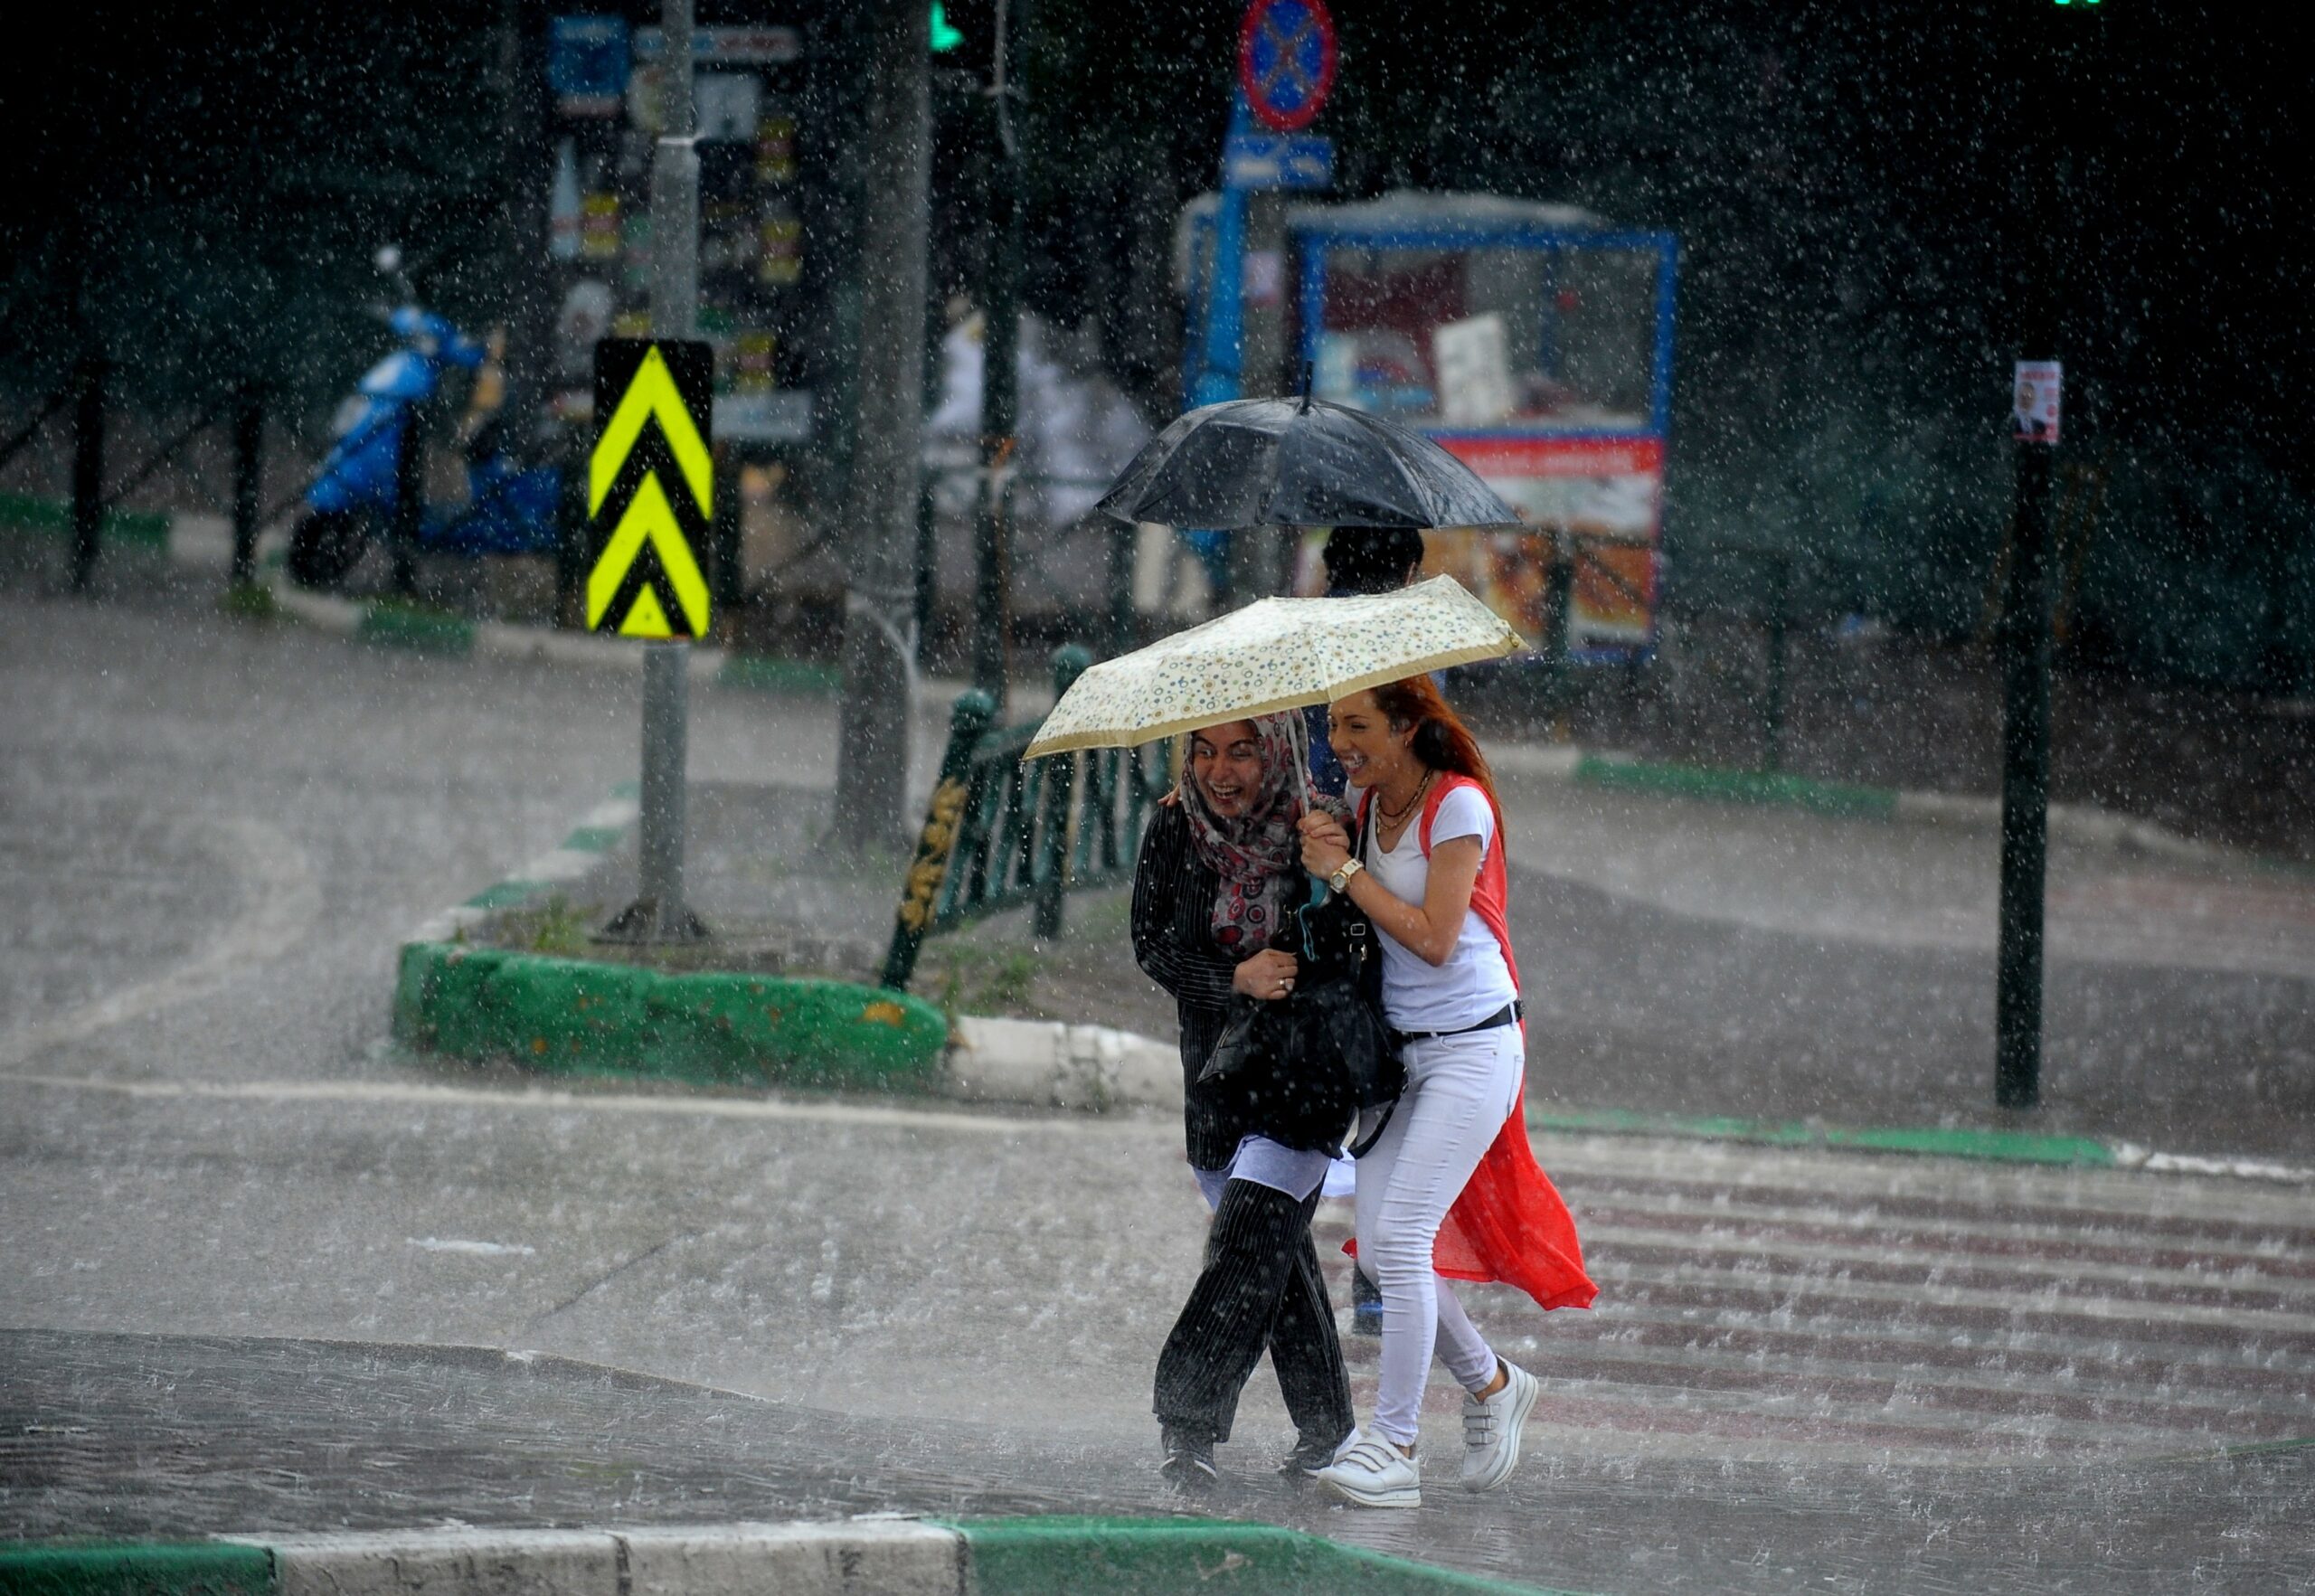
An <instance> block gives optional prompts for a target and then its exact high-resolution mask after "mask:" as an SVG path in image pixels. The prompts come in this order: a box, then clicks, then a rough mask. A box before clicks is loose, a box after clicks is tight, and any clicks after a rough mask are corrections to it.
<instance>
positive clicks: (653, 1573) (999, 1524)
mask: <svg viewBox="0 0 2315 1596" xmlns="http://www.w3.org/2000/svg"><path fill="white" fill-rule="evenodd" d="M1097 1590H1098V1591H1105V1592H1118V1593H1120V1596H1177V1593H1181V1596H1186V1593H1187V1592H1191V1591H1200V1592H1209V1591H1219V1592H1224V1593H1225V1596H1226V1593H1232V1592H1236V1593H1241V1596H1255V1593H1258V1592H1259V1593H1262V1596H1269V1593H1273V1592H1275V1593H1279V1596H1285V1593H1288V1592H1299V1591H1328V1592H1329V1593H1330V1596H1332V1593H1340V1596H1385V1593H1394V1592H1406V1593H1408V1596H1413V1593H1416V1592H1432V1591H1470V1592H1496V1593H1500V1596H1519V1593H1522V1592H1526V1593H1529V1596H1547V1593H1544V1592H1538V1591H1535V1587H1532V1586H1526V1585H1516V1584H1511V1583H1508V1582H1503V1581H1498V1580H1487V1579H1480V1578H1478V1577H1477V1576H1474V1575H1470V1574H1461V1573H1455V1572H1450V1571H1448V1570H1445V1569H1435V1568H1430V1567H1426V1566H1424V1565H1423V1564H1421V1563H1408V1562H1404V1561H1402V1560H1400V1559H1398V1558H1394V1557H1388V1556H1385V1555H1384V1554H1381V1553H1376V1552H1367V1551H1364V1550H1360V1549H1358V1548H1355V1547H1347V1546H1340V1545H1337V1544H1335V1543H1333V1542H1331V1541H1328V1540H1323V1539H1321V1538H1319V1537H1318V1536H1316V1535H1307V1534H1304V1533H1303V1532H1301V1531H1299V1530H1290V1529H1283V1528H1280V1527H1277V1526H1275V1525H1259V1524H1238V1523H1233V1522H1230V1521H1228V1520H1222V1519H1113V1518H1071V1517H1054V1518H1011V1519H1002V1518H1000V1519H967V1520H959V1521H958V1522H956V1523H940V1522H933V1521H927V1520H919V1519H910V1518H903V1517H899V1516H882V1515H872V1516H866V1517H862V1518H855V1519H850V1520H846V1521H843V1522H839V1523H800V1524H725V1525H668V1526H663V1527H652V1528H637V1529H552V1530H524V1529H425V1530H391V1531H384V1532H380V1533H373V1534H345V1535H221V1536H218V1537H215V1538H214V1539H212V1540H208V1541H201V1542H180V1543H165V1544H101V1543H99V1544H85V1545H59V1546H13V1547H0V1591H6V1592H9V1593H10V1596H16V1593H18V1592H25V1593H38V1596H420V1593H423V1596H751V1593H752V1592H757V1591H780V1592H781V1593H782V1596H866V1593H870V1592H874V1593H876V1596H1043V1593H1045V1592H1073V1591H1097Z"/></svg>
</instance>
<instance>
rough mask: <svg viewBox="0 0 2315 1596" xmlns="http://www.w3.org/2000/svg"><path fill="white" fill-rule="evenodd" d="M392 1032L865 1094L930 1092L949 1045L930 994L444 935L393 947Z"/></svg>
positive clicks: (555, 1059) (532, 1060) (455, 1046)
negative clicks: (650, 965) (573, 955)
mask: <svg viewBox="0 0 2315 1596" xmlns="http://www.w3.org/2000/svg"><path fill="white" fill-rule="evenodd" d="M393 1034H394V1036H395V1038H396V1039H397V1040H399V1041H401V1042H402V1043H404V1044H408V1045H411V1046H413V1047H420V1048H425V1049H428V1050H429V1051H431V1052H435V1053H449V1054H451V1055H452V1056H454V1057H458V1058H468V1059H494V1058H512V1059H516V1060H519V1061H521V1062H524V1063H528V1064H530V1065H532V1066H534V1067H535V1068H538V1069H542V1070H546V1071H551V1072H558V1073H570V1074H584V1075H628V1076H632V1075H647V1076H653V1077H657V1078H660V1079H665V1080H670V1081H690V1082H694V1083H696V1084H703V1085H747V1086H764V1085H782V1086H829V1087H845V1088H852V1089H855V1090H869V1091H877V1090H881V1091H891V1090H893V1089H895V1088H898V1089H904V1090H911V1091H929V1090H931V1089H933V1088H934V1087H936V1086H937V1085H938V1084H939V1083H940V1078H941V1071H942V1067H943V1062H944V1058H945V1054H946V1052H947V1049H948V1045H949V1025H948V1022H947V1020H946V1019H944V1018H943V1017H942V1015H941V1013H940V1010H939V1009H937V1008H935V1007H933V1006H931V1004H929V1003H926V1002H925V1001H924V1000H923V999H921V998H918V997H912V996H908V995H907V994H905V993H901V992H887V991H884V990H883V989H881V988H877V987H858V986H855V985H853V984H852V983H850V982H848V981H830V980H811V979H803V978H795V977H781V976H761V975H745V974H733V973H729V972H723V971H696V972H684V973H679V974H673V973H666V972H663V971H659V970H652V969H643V968H637V967H635V966H632V965H624V964H602V963H597V962H594V961H592V960H589V959H556V958H551V957H548V956H546V955H543V954H535V953H521V952H515V951H512V950H510V949H498V948H469V947H465V946H461V945H458V944H455V943H449V942H409V943H405V944H403V946H402V959H401V968H400V971H399V974H398V978H397V980H396V982H395V987H394V1016H393Z"/></svg>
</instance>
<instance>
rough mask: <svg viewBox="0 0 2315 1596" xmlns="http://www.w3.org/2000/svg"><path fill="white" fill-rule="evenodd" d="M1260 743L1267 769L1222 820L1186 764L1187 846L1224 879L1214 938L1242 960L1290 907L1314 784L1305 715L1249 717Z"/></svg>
mask: <svg viewBox="0 0 2315 1596" xmlns="http://www.w3.org/2000/svg"><path fill="white" fill-rule="evenodd" d="M1250 723H1251V724H1252V727H1253V728H1254V735H1255V737H1256V739H1257V740H1258V741H1259V742H1260V744H1261V767H1262V773H1261V780H1260V782H1259V783H1258V784H1257V785H1256V787H1255V789H1254V792H1253V796H1252V799H1251V800H1250V801H1249V802H1248V804H1247V805H1246V812H1245V813H1244V814H1243V815H1237V816H1233V817H1229V818H1227V819H1224V817H1221V816H1218V815H1216V814H1215V813H1214V810H1213V809H1212V808H1211V807H1209V806H1208V805H1207V803H1206V801H1205V793H1203V792H1201V791H1199V790H1198V786H1197V783H1196V782H1195V781H1194V780H1192V779H1190V772H1189V760H1187V759H1184V760H1183V761H1182V779H1181V794H1182V813H1183V814H1184V815H1185V816H1186V817H1187V818H1188V820H1189V823H1190V845H1192V846H1193V847H1195V849H1196V850H1197V856H1198V861H1199V863H1201V864H1205V865H1206V866H1207V867H1208V868H1209V869H1211V870H1213V871H1214V874H1217V875H1219V876H1220V877H1221V878H1222V889H1221V891H1220V892H1216V893H1215V894H1214V919H1213V926H1214V940H1215V941H1216V942H1218V943H1220V944H1221V946H1222V950H1223V951H1224V953H1226V954H1228V955H1229V956H1230V957H1231V958H1232V959H1237V960H1239V961H1241V962H1243V960H1245V959H1250V958H1252V956H1253V955H1255V954H1257V953H1259V952H1261V950H1262V949H1265V948H1267V947H1269V946H1270V940H1271V935H1272V934H1273V933H1275V932H1276V931H1277V930H1278V923H1279V915H1280V911H1283V910H1284V908H1285V907H1286V892H1287V887H1288V885H1289V884H1290V883H1293V882H1295V881H1296V880H1298V879H1299V874H1300V872H1301V865H1302V838H1301V835H1300V833H1299V831H1298V830H1297V829H1296V824H1297V822H1299V820H1300V819H1301V818H1302V796H1303V793H1304V791H1305V789H1307V788H1308V786H1309V781H1308V779H1307V771H1308V770H1309V760H1310V744H1309V732H1307V731H1305V730H1304V728H1303V722H1302V713H1301V712H1300V711H1299V710H1288V711H1286V712H1285V713H1281V714H1274V715H1256V716H1255V717H1253V719H1252V722H1250Z"/></svg>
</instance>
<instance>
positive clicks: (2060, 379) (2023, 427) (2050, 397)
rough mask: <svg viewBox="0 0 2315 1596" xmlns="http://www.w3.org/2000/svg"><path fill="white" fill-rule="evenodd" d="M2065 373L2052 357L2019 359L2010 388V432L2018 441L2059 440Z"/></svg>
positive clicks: (2040, 441) (2049, 441)
mask: <svg viewBox="0 0 2315 1596" xmlns="http://www.w3.org/2000/svg"><path fill="white" fill-rule="evenodd" d="M2064 376H2065V373H2064V372H2063V371H2062V370H2061V369H2060V367H2059V364H2058V363H2057V362H2056V361H2055V360H2021V361H2019V362H2018V363H2017V377H2016V380H2015V381H2013V382H2011V384H2010V389H2009V435H2010V436H2011V437H2012V438H2015V439H2017V440H2018V441H2019V442H2020V443H2055V442H2056V441H2057V440H2058V397H2059V392H2060V390H2061V388H2062V387H2063V385H2064Z"/></svg>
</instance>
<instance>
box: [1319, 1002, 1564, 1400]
mask: <svg viewBox="0 0 2315 1596" xmlns="http://www.w3.org/2000/svg"><path fill="white" fill-rule="evenodd" d="M1405 1061H1406V1069H1407V1089H1406V1092H1405V1094H1404V1095H1403V1096H1402V1097H1401V1098H1400V1099H1399V1105H1398V1108H1397V1110H1395V1111H1394V1112H1393V1114H1392V1115H1391V1122H1390V1124H1389V1125H1387V1126H1386V1127H1384V1130H1383V1134H1382V1136H1381V1137H1380V1138H1378V1139H1377V1140H1376V1141H1375V1145H1374V1146H1373V1147H1369V1148H1368V1149H1367V1150H1366V1156H1365V1157H1363V1158H1361V1159H1359V1161H1358V1192H1357V1199H1356V1201H1357V1208H1358V1221H1357V1223H1358V1267H1359V1270H1360V1272H1362V1273H1363V1274H1365V1276H1366V1278H1367V1279H1368V1280H1372V1281H1374V1282H1375V1287H1376V1289H1379V1290H1380V1291H1381V1292H1382V1294H1383V1367H1382V1378H1381V1389H1380V1390H1379V1391H1378V1392H1377V1393H1376V1394H1375V1424H1374V1429H1375V1432H1376V1433H1378V1434H1380V1435H1382V1436H1383V1437H1384V1439H1385V1440H1391V1441H1394V1442H1395V1443H1397V1444H1398V1445H1400V1446H1413V1444H1414V1439H1415V1432H1416V1426H1417V1421H1418V1418H1419V1416H1420V1414H1421V1412H1422V1387H1423V1383H1424V1381H1425V1380H1426V1379H1428V1378H1429V1376H1430V1373H1431V1357H1432V1352H1433V1351H1436V1352H1437V1353H1438V1355H1439V1358H1440V1361H1441V1362H1442V1363H1444V1364H1445V1365H1447V1371H1448V1373H1449V1374H1452V1375H1454V1377H1455V1379H1456V1381H1457V1382H1458V1383H1459V1384H1461V1386H1462V1387H1463V1389H1464V1390H1466V1391H1470V1392H1476V1391H1478V1390H1479V1389H1480V1388H1481V1387H1482V1386H1484V1385H1486V1384H1487V1383H1488V1381H1490V1380H1492V1379H1494V1378H1495V1365H1496V1358H1495V1353H1494V1350H1493V1349H1492V1348H1490V1347H1489V1346H1488V1344H1487V1343H1486V1341H1485V1340H1483V1339H1482V1338H1481V1337H1480V1336H1479V1331H1478V1330H1477V1329H1476V1328H1474V1327H1473V1326H1472V1324H1471V1321H1470V1319H1469V1317H1466V1316H1465V1314H1464V1312H1463V1305H1462V1304H1461V1303H1460V1302H1459V1301H1457V1300H1456V1298H1455V1291H1454V1288H1453V1287H1451V1286H1450V1285H1449V1284H1448V1283H1447V1282H1446V1281H1445V1280H1441V1279H1440V1278H1439V1277H1438V1276H1437V1275H1436V1274H1434V1273H1433V1272H1432V1267H1431V1249H1432V1242H1434V1241H1435V1240H1436V1239H1437V1238H1438V1235H1439V1227H1440V1225H1441V1223H1443V1222H1444V1221H1445V1220H1446V1217H1447V1210H1448V1209H1449V1208H1450V1207H1452V1206H1453V1205H1454V1202H1455V1199H1456V1198H1457V1197H1459V1196H1460V1195H1462V1193H1463V1185H1464V1183H1465V1182H1466V1181H1468V1180H1469V1179H1470V1177H1471V1171H1473V1170H1474V1169H1476V1168H1478V1167H1479V1159H1480V1158H1481V1157H1483V1156H1484V1155H1485V1154H1486V1152H1487V1150H1488V1147H1490V1146H1491V1145H1493V1143H1494V1141H1495V1138H1496V1133H1497V1132H1498V1131H1499V1130H1501V1129H1503V1122H1504V1120H1505V1119H1507V1118H1509V1116H1510V1113H1511V1105H1512V1103H1513V1101H1514V1100H1516V1099H1517V1096H1518V1092H1519V1081H1520V1076H1521V1073H1522V1072H1523V1070H1524V1068H1525V1065H1526V1047H1525V1045H1524V1044H1523V1042H1522V1040H1521V1037H1520V1033H1519V1028H1518V1027H1517V1025H1498V1026H1497V1027H1495V1028H1494V1029H1492V1030H1488V1031H1469V1032H1466V1033H1464V1034H1462V1035H1460V1036H1441V1037H1435V1038H1433V1039H1432V1040H1429V1041H1424V1042H1415V1043H1410V1044H1408V1046H1407V1050H1406V1053H1405Z"/></svg>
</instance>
